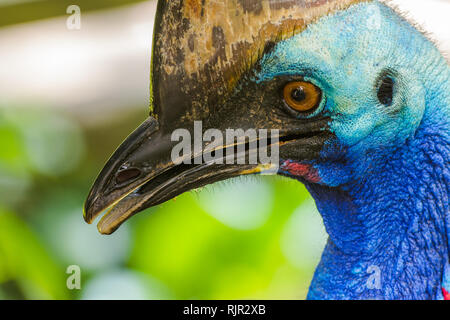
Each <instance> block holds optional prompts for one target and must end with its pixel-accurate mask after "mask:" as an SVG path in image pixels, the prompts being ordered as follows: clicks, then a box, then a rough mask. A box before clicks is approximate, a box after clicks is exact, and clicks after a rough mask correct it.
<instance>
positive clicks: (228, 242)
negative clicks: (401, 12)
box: [0, 0, 445, 299]
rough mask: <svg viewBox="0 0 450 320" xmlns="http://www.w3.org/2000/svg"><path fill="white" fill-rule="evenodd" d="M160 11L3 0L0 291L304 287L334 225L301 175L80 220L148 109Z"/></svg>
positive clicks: (231, 293) (235, 293) (239, 292)
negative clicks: (112, 226) (124, 216)
mask: <svg viewBox="0 0 450 320" xmlns="http://www.w3.org/2000/svg"><path fill="white" fill-rule="evenodd" d="M71 4H78V5H79V6H80V8H81V22H82V25H81V29H80V30H68V28H67V27H66V21H67V18H68V17H69V15H67V14H66V9H67V7H68V6H69V5H71ZM154 11H155V2H154V1H123V0H114V1H111V0H108V1H99V0H96V1H83V0H80V1H70V2H69V1H63V0H48V1H46V0H42V1H39V0H38V1H26V0H25V1H9V0H8V1H5V0H0V299H255V298H257V299H303V298H305V296H306V293H307V289H308V286H309V283H310V281H311V278H312V276H313V272H314V268H315V267H316V265H317V263H318V261H319V259H320V253H321V251H322V249H323V247H324V245H325V242H326V238H327V236H326V234H325V231H324V228H323V226H322V221H321V218H320V216H319V214H318V213H317V211H316V209H315V206H314V203H313V201H312V200H311V198H310V196H309V195H308V194H307V192H306V190H305V189H304V187H303V186H302V185H301V184H300V183H298V182H295V181H292V180H287V179H283V178H280V177H267V176H266V177H246V178H240V179H237V180H233V181H227V182H223V183H219V184H216V185H213V186H210V187H207V188H204V189H202V190H200V191H195V192H190V193H187V194H184V195H182V196H180V197H178V198H177V199H176V200H173V201H170V202H168V203H166V204H164V205H161V206H159V207H157V208H153V209H150V210H147V211H145V212H144V213H141V214H139V215H137V216H136V217H134V218H133V219H131V220H130V221H129V222H127V223H126V224H125V225H124V226H122V227H121V229H119V231H118V232H117V233H115V234H114V235H112V236H101V235H100V234H98V232H97V230H96V228H95V226H94V225H92V226H90V225H87V224H85V223H84V221H83V218H82V207H83V202H84V199H85V197H86V195H87V192H88V191H89V188H90V186H91V183H92V182H93V180H94V179H95V176H96V175H97V173H98V172H99V171H100V170H101V168H102V166H103V164H104V163H105V161H106V160H107V158H108V157H109V155H110V154H111V153H112V152H113V151H114V149H115V147H117V146H118V145H119V144H120V142H121V141H122V140H123V139H124V138H125V137H126V136H127V135H128V134H129V133H130V132H131V131H132V130H133V129H134V128H135V127H137V126H138V125H139V124H140V122H142V121H143V120H144V119H145V117H146V116H147V112H148V101H149V96H148V95H149V90H148V87H149V65H150V47H151V38H152V22H153V16H154ZM444 11H445V10H444ZM71 265H77V266H79V267H80V269H81V289H80V290H69V289H68V288H67V285H66V280H67V278H68V276H69V274H67V273H66V270H67V268H68V266H71Z"/></svg>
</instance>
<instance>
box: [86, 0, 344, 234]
mask: <svg viewBox="0 0 450 320" xmlns="http://www.w3.org/2000/svg"><path fill="white" fill-rule="evenodd" d="M261 2H266V5H263V6H262V8H263V9H264V10H254V12H253V11H252V12H248V10H247V9H246V6H244V5H243V4H242V3H241V1H234V2H230V3H234V4H235V5H236V10H228V9H227V10H219V9H218V7H219V5H222V4H220V1H219V2H217V1H209V2H208V1H206V2H205V1H163V0H160V1H158V8H157V13H156V19H155V29H154V32H155V33H154V40H153V54H152V76H151V82H152V86H151V87H152V88H151V97H152V101H151V115H153V116H154V118H153V117H150V118H149V119H148V120H146V121H145V122H144V123H143V124H142V125H141V126H140V127H139V128H138V129H137V130H136V131H135V132H134V133H132V134H131V135H130V137H128V138H127V139H126V141H125V142H124V143H123V144H122V145H121V146H120V147H119V149H118V150H117V151H116V152H115V153H114V155H113V156H112V157H111V159H110V160H109V161H108V163H107V164H106V165H105V168H104V169H103V170H102V172H101V173H100V175H99V176H98V178H97V180H96V182H95V183H94V186H93V187H92V190H91V191H90V193H89V196H88V199H87V201H86V204H85V208H84V218H85V220H86V221H87V222H88V223H92V222H93V221H94V219H95V218H96V217H97V216H98V215H99V214H100V213H101V212H103V211H104V210H106V209H108V208H109V211H108V213H106V215H105V216H104V217H103V218H102V219H101V221H100V222H99V224H98V229H99V231H100V232H101V233H103V234H111V233H112V232H114V231H115V230H116V229H117V228H118V227H119V226H120V225H121V224H122V223H123V222H124V221H125V220H127V219H128V218H130V217H131V216H133V215H134V214H136V213H138V212H140V211H142V210H144V209H146V208H149V207H152V206H155V205H158V204H160V203H163V202H165V201H167V200H169V199H171V198H173V197H175V196H177V195H179V194H181V193H183V192H186V191H188V190H191V189H195V188H199V187H202V186H204V185H207V184H210V183H214V182H216V181H220V180H224V179H228V178H231V177H235V176H238V175H246V174H254V173H261V172H264V171H269V172H271V173H276V172H277V169H278V165H279V164H280V163H279V162H278V160H279V159H277V162H276V163H275V161H271V163H269V164H263V163H264V161H258V162H256V163H260V164H215V163H212V162H207V161H203V162H194V163H200V164H189V163H191V162H189V161H186V162H185V161H182V163H186V164H178V163H179V162H178V161H177V160H174V159H172V150H173V148H174V146H175V145H176V144H177V143H178V142H172V139H171V136H172V131H173V130H174V129H176V127H181V128H182V127H187V126H190V125H191V124H192V123H193V122H195V120H202V121H204V122H205V127H208V128H219V129H218V130H221V131H222V132H223V131H224V130H227V128H233V127H234V128H243V129H244V130H245V129H249V128H255V129H263V128H264V127H265V128H268V129H275V128H285V129H283V130H284V131H283V130H281V129H280V131H279V137H278V138H279V139H276V142H274V143H273V144H271V142H270V141H271V139H267V140H266V141H265V143H264V144H261V143H260V141H259V140H258V143H257V145H256V147H255V144H253V143H251V142H252V141H246V142H245V143H242V141H240V142H239V140H237V141H235V142H234V143H229V145H226V146H221V147H218V148H219V149H220V148H221V149H222V150H224V149H227V150H228V149H230V148H232V149H233V150H234V149H235V148H237V149H239V148H238V147H239V146H242V145H243V144H244V145H245V148H244V151H243V152H242V153H241V154H239V151H238V152H237V153H236V152H232V153H230V154H233V157H236V158H235V160H237V159H238V158H240V157H245V158H246V157H248V156H249V155H250V154H251V153H255V152H256V153H258V154H259V153H260V152H261V153H264V154H266V155H269V154H272V152H271V151H272V147H273V146H274V145H277V146H278V147H279V149H280V152H282V151H281V148H284V149H283V150H284V151H283V154H280V156H281V157H282V158H284V159H300V160H310V159H315V158H317V156H318V154H319V152H320V150H321V149H322V147H323V145H324V143H325V141H326V140H327V139H328V138H329V137H330V134H329V132H327V130H326V129H327V123H328V121H329V119H327V118H318V119H311V120H303V121H299V120H298V121H293V120H291V121H290V124H289V123H286V119H285V118H284V117H282V118H275V119H271V117H269V116H268V115H269V114H277V113H279V110H278V109H277V111H275V112H273V110H272V109H269V107H270V108H271V107H272V105H274V103H269V102H268V103H266V104H268V105H269V107H267V108H268V109H267V110H265V111H263V112H256V110H263V109H262V108H261V106H260V102H261V101H260V100H258V99H260V98H261V97H262V96H264V95H263V94H261V95H259V96H258V99H256V98H251V99H250V98H248V97H247V96H246V95H243V96H242V98H243V100H242V99H240V98H236V99H234V100H233V99H231V100H229V99H228V98H230V96H231V95H232V94H235V90H234V88H235V86H236V85H237V82H238V81H239V79H241V78H243V79H245V77H244V75H245V74H246V73H247V72H248V71H249V70H250V69H251V68H252V67H254V66H253V64H254V60H255V57H256V56H257V55H260V54H262V52H264V51H265V50H266V49H267V48H270V47H273V46H272V44H273V43H274V42H276V41H280V40H281V39H283V38H287V37H290V36H292V35H294V34H296V33H298V32H301V31H302V30H304V28H305V26H306V24H307V23H308V21H313V20H314V19H315V18H317V17H319V16H321V15H323V14H327V13H328V12H329V6H328V2H327V1H325V2H326V3H327V5H326V6H325V5H322V6H319V7H318V6H314V8H313V7H311V8H309V6H308V7H307V8H306V7H305V5H304V3H303V2H304V1H291V2H289V1H288V2H289V3H287V4H286V3H284V4H283V5H273V4H272V2H271V1H266V0H262V1H261ZM269 2H270V3H269ZM347 2H351V1H347ZM335 3H340V1H335ZM336 5H337V4H334V3H333V6H336ZM288 7H292V10H290V11H291V12H292V15H289V17H287V16H286V14H285V12H286V10H287V8H288ZM294 8H295V10H294ZM268 17H270V18H268ZM205 21H207V22H208V23H205ZM243 21H248V23H250V26H249V27H248V28H247V27H246V28H243V29H242V24H243ZM208 39H210V41H209V40H208ZM208 41H209V42H211V43H210V44H208V43H209V42H208ZM268 44H270V45H269V46H268ZM252 61H253V62H252ZM249 62H251V63H249ZM256 89H258V88H256ZM251 92H253V90H251V89H248V90H247V91H246V93H251ZM244 98H245V99H244ZM249 99H250V100H249ZM242 101H243V102H242ZM248 101H252V102H253V103H254V104H249V103H248ZM240 103H241V104H242V107H241V106H240V107H239V108H236V104H240ZM271 110H272V111H271ZM236 111H239V112H236ZM271 134H273V133H271ZM271 137H273V135H272V136H271ZM249 140H250V139H249ZM208 147H211V148H212V146H211V144H210V145H209V146H208V145H204V146H203V148H201V149H202V150H201V151H195V150H194V152H192V153H191V154H188V155H187V156H186V159H182V160H192V159H197V158H198V157H203V156H204V155H205V154H206V153H210V152H211V150H210V149H208ZM264 148H266V150H263V149H264ZM194 149H195V148H194ZM213 150H218V149H213ZM241 150H242V149H241ZM225 153H226V152H225ZM271 160H272V159H271ZM224 163H227V161H225V162H224ZM228 163H255V162H253V161H251V162H250V161H244V162H239V161H230V162H228Z"/></svg>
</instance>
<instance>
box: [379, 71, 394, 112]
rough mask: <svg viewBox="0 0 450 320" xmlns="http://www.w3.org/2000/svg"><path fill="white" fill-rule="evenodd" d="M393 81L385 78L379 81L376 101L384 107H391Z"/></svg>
mask: <svg viewBox="0 0 450 320" xmlns="http://www.w3.org/2000/svg"><path fill="white" fill-rule="evenodd" d="M394 84H395V83H394V80H393V79H392V78H391V77H385V78H383V80H381V83H380V86H379V88H378V100H380V102H381V103H382V104H384V105H385V106H390V105H392V101H393V99H394Z"/></svg>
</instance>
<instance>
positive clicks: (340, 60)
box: [256, 1, 450, 299]
mask: <svg viewBox="0 0 450 320" xmlns="http://www.w3.org/2000/svg"><path fill="white" fill-rule="evenodd" d="M261 66H262V68H261V71H260V73H259V74H258V75H257V77H256V79H257V80H256V81H257V82H259V83H260V82H263V81H268V80H270V79H272V78H274V77H277V76H282V75H290V76H304V77H305V79H306V80H309V81H312V82H314V83H315V84H316V85H317V86H319V87H320V88H321V89H322V91H323V95H324V99H326V102H325V103H324V107H323V110H322V111H321V112H322V113H323V114H326V115H329V116H330V117H331V118H332V120H331V122H330V127H331V130H332V132H333V133H334V134H335V136H336V138H335V139H333V140H332V141H329V142H328V143H327V145H326V146H325V147H324V149H323V151H322V154H321V157H320V159H317V160H315V161H313V162H311V163H310V164H313V166H314V167H315V168H316V169H317V170H318V172H319V176H320V178H321V182H320V183H319V184H311V183H309V184H308V183H307V188H308V189H309V191H310V192H311V194H312V195H313V197H314V198H315V200H316V204H317V207H318V209H319V211H320V212H321V214H322V216H323V220H324V224H325V227H326V229H327V232H328V234H329V240H328V244H327V246H326V248H325V251H324V253H323V256H322V260H321V262H320V264H319V266H318V268H317V270H316V273H315V276H314V279H313V282H312V284H311V288H310V292H309V295H308V298H309V299H442V298H443V295H442V287H443V286H444V285H445V286H448V285H450V283H449V279H450V274H449V272H450V267H449V245H450V244H449V241H448V238H449V235H450V233H449V230H450V213H449V209H450V208H449V199H448V195H449V188H450V165H449V160H450V123H449V121H450V120H449V119H450V68H449V65H448V63H447V62H446V61H445V59H444V58H443V57H442V56H441V54H440V53H439V52H438V50H437V49H436V48H435V46H434V45H433V44H432V43H431V42H430V41H429V40H428V39H426V37H425V36H424V35H423V34H421V33H420V32H419V31H417V30H416V29H415V28H413V27H412V26H411V25H410V24H409V23H408V22H406V21H405V20H403V19H402V18H401V17H399V16H398V15H397V14H396V13H395V12H394V11H393V10H392V9H390V8H388V7H386V6H385V5H383V4H380V3H378V2H376V1H374V2H368V3H360V4H356V5H353V6H351V7H350V8H349V9H347V10H344V11H341V12H338V13H335V14H333V15H330V16H327V17H323V18H322V19H320V20H318V21H317V22H316V23H314V24H311V25H310V26H309V27H308V28H307V29H306V30H305V31H304V32H302V33H300V34H298V35H296V36H293V37H292V38H289V39H287V40H285V41H283V42H280V43H278V44H277V46H276V47H275V48H274V50H273V51H272V52H271V53H269V54H267V55H266V56H265V57H263V60H262V63H261ZM383 76H389V77H390V78H391V79H393V81H394V83H395V85H394V96H393V102H392V104H391V105H384V104H382V103H381V102H380V100H379V99H378V96H377V90H378V87H379V83H380V79H381V78H382V77H383ZM291 160H293V161H299V160H297V159H291ZM294 178H295V177H294ZM444 270H447V271H444ZM449 289H450V288H448V287H447V291H449Z"/></svg>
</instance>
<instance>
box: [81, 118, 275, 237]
mask: <svg viewBox="0 0 450 320" xmlns="http://www.w3.org/2000/svg"><path fill="white" fill-rule="evenodd" d="M170 138H171V135H169V134H163V133H162V131H160V130H159V124H158V121H157V120H155V119H154V118H149V119H148V120H146V121H145V122H144V123H143V124H142V125H141V126H140V127H139V128H138V129H137V130H136V131H135V132H134V133H132V134H131V135H130V136H129V137H128V138H127V139H126V140H125V142H124V143H123V144H122V145H121V146H120V147H119V148H118V150H117V151H116V152H115V153H114V154H113V156H112V157H111V159H110V160H109V161H108V163H107V164H106V165H105V167H104V169H103V170H102V172H101V173H100V175H99V176H98V178H97V180H96V182H95V183H94V186H93V187H92V190H91V191H90V193H89V196H88V198H87V201H86V204H85V209H84V219H85V220H86V222H88V223H92V222H93V221H94V220H95V218H96V217H97V216H98V215H99V214H101V213H102V212H103V211H104V210H106V209H108V208H109V211H108V212H107V213H106V214H105V216H104V217H103V218H102V219H101V220H100V222H99V223H98V230H99V231H100V233H102V234H111V233H113V232H114V231H115V230H116V229H117V228H118V227H119V226H120V225H121V224H122V223H123V222H125V221H126V220H127V219H129V218H130V217H131V216H133V215H135V214H136V213H138V212H141V211H143V210H144V209H147V208H150V207H153V206H156V205H158V204H161V203H163V202H166V201H167V200H170V199H172V198H174V197H176V196H178V195H180V194H182V193H184V192H186V191H189V190H192V189H196V188H200V187H203V186H205V185H208V184H211V183H214V182H217V181H221V180H225V179H228V178H232V177H235V176H239V175H245V174H253V173H260V172H261V171H264V170H270V169H271V168H272V167H273V166H272V165H271V164H268V165H250V164H249V165H245V164H231V165H230V164H225V163H226V161H224V164H215V163H213V162H211V163H202V164H184V163H181V164H175V163H174V162H173V161H172V159H171V150H172V148H173V146H174V145H175V143H174V142H172V141H171V139H170ZM235 147H236V145H231V146H225V148H232V149H233V150H234V149H235ZM203 150H204V151H202V154H203V153H205V152H211V149H208V146H205V147H204V148H203ZM244 150H245V151H244V155H243V156H244V157H246V156H248V154H249V153H251V152H256V150H250V149H248V148H247V149H244ZM224 154H226V152H224ZM199 156H201V155H198V154H191V155H188V157H190V158H191V159H194V158H196V157H199ZM233 157H234V155H233ZM189 160H190V159H189ZM234 160H236V158H234ZM177 163H178V161H177ZM235 163H236V162H235ZM275 172H276V170H275Z"/></svg>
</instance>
